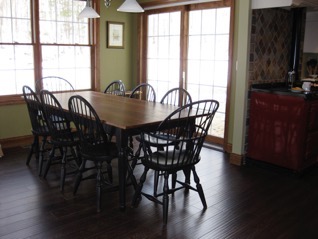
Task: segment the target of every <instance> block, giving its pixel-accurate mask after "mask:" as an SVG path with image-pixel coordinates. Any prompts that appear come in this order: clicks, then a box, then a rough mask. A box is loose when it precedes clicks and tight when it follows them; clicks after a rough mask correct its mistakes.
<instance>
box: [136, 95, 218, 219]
mask: <svg viewBox="0 0 318 239" xmlns="http://www.w3.org/2000/svg"><path fill="white" fill-rule="evenodd" d="M218 107H219V102H217V101H215V100H201V101H196V102H193V103H191V104H187V105H185V106H182V107H180V108H179V109H177V110H176V111H174V112H173V113H172V114H170V115H169V116H168V117H167V118H166V119H165V120H164V121H162V122H161V124H160V125H159V126H158V128H157V130H156V131H154V132H141V134H140V137H141V142H142V146H143V153H144V157H143V158H142V159H141V161H142V164H143V165H144V172H143V173H142V175H141V177H140V181H139V184H138V186H137V188H136V192H135V195H134V197H133V201H132V206H137V204H138V202H139V201H140V199H141V196H142V195H143V196H145V197H146V198H148V199H150V200H152V201H154V202H156V203H159V204H161V205H162V206H163V222H164V224H166V223H167V220H168V205H169V195H170V194H173V193H174V192H175V191H177V190H181V189H186V190H194V191H196V192H198V194H199V196H200V199H201V202H202V204H203V208H204V209H206V208H207V204H206V200H205V196H204V192H203V189H202V186H201V184H200V179H199V177H198V174H197V172H196V170H195V165H196V164H197V163H199V162H200V159H201V158H200V151H201V148H202V146H203V143H204V140H205V137H206V136H207V134H208V129H209V127H210V125H211V123H212V120H213V118H214V115H215V113H216V111H217V109H218ZM176 135H178V137H176ZM150 142H152V143H153V145H161V146H162V147H163V150H162V151H158V150H157V147H154V148H153V147H152V146H151V145H152V143H150ZM149 169H153V170H155V171H161V172H163V173H164V183H163V192H162V193H159V194H157V195H156V196H154V195H151V194H148V193H146V192H144V191H143V190H142V188H143V184H144V182H145V180H146V178H147V173H148V171H149ZM179 171H184V172H187V175H189V174H190V173H191V172H192V174H193V179H194V182H195V184H196V188H194V187H192V186H191V183H190V182H188V181H187V177H188V176H186V179H185V181H184V182H182V181H180V180H177V179H176V180H175V181H174V182H172V184H171V186H170V187H169V183H168V179H169V176H170V175H173V174H176V173H177V172H179ZM177 183H178V187H177ZM161 197H162V199H161V200H160V198H161Z"/></svg>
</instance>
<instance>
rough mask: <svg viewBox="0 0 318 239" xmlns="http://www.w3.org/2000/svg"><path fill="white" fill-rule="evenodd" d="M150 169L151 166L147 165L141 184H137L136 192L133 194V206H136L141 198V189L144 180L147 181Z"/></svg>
mask: <svg viewBox="0 0 318 239" xmlns="http://www.w3.org/2000/svg"><path fill="white" fill-rule="evenodd" d="M148 171H149V168H148V167H145V169H144V172H143V173H142V175H141V177H140V180H139V184H138V185H137V188H136V191H135V194H134V196H133V200H132V203H131V205H132V207H136V206H137V204H138V203H139V201H140V200H141V190H142V187H143V185H144V182H145V181H146V178H147V173H148Z"/></svg>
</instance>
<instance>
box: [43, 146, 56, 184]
mask: <svg viewBox="0 0 318 239" xmlns="http://www.w3.org/2000/svg"><path fill="white" fill-rule="evenodd" d="M54 155H55V147H54V146H53V148H52V149H51V152H50V154H49V159H48V160H47V162H46V166H45V170H44V174H43V178H44V179H45V178H46V175H47V173H48V172H49V169H50V166H51V163H52V161H53V158H54Z"/></svg>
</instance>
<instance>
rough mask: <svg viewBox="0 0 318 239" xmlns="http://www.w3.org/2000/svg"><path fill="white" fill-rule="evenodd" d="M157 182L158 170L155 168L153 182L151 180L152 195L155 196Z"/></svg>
mask: <svg viewBox="0 0 318 239" xmlns="http://www.w3.org/2000/svg"><path fill="white" fill-rule="evenodd" d="M158 182H159V171H157V170H155V173H154V182H153V195H154V196H155V197H156V196H157V190H158Z"/></svg>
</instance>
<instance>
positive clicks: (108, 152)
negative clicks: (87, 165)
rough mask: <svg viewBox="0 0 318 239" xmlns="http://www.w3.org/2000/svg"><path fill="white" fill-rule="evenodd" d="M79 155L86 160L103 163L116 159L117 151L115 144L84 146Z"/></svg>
mask: <svg viewBox="0 0 318 239" xmlns="http://www.w3.org/2000/svg"><path fill="white" fill-rule="evenodd" d="M81 155H82V157H85V158H87V159H88V160H96V161H105V160H111V159H113V158H114V157H116V155H118V150H117V146H116V144H115V143H107V144H96V145H90V146H87V145H86V146H83V147H81Z"/></svg>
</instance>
